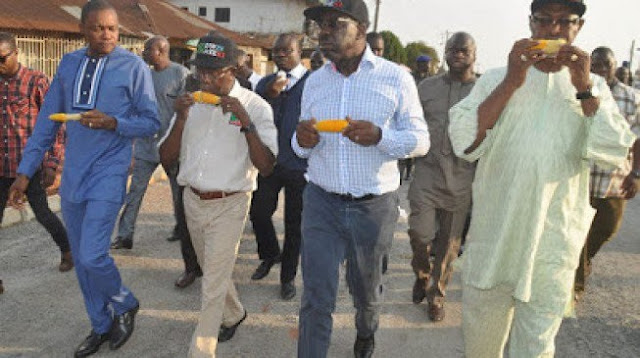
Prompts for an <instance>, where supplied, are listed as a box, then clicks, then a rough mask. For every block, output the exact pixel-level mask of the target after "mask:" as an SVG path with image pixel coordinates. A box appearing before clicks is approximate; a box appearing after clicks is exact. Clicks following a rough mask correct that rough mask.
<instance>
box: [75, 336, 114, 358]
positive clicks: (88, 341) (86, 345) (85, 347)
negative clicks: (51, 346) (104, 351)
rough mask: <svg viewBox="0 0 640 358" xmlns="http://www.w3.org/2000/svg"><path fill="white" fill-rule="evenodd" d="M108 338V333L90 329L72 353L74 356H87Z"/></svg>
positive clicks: (76, 357)
mask: <svg viewBox="0 0 640 358" xmlns="http://www.w3.org/2000/svg"><path fill="white" fill-rule="evenodd" d="M108 340H109V333H104V334H98V333H96V332H94V331H93V330H91V333H90V334H89V336H88V337H87V338H85V340H84V341H83V342H82V343H81V344H80V345H79V346H78V348H76V352H75V354H74V355H73V356H74V357H75V358H82V357H88V356H90V355H92V354H94V353H96V352H97V351H98V350H100V346H101V345H102V343H104V342H106V341H108Z"/></svg>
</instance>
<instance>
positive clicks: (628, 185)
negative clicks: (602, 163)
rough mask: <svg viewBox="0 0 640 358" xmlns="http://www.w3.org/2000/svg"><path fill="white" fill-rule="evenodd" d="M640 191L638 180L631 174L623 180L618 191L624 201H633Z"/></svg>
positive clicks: (639, 180) (639, 181)
mask: <svg viewBox="0 0 640 358" xmlns="http://www.w3.org/2000/svg"><path fill="white" fill-rule="evenodd" d="M639 189H640V179H636V178H635V177H634V176H633V174H629V175H627V176H626V178H624V181H623V182H622V185H621V186H620V190H621V192H622V195H624V198H625V199H633V198H634V197H635V196H636V194H637V193H638V190H639Z"/></svg>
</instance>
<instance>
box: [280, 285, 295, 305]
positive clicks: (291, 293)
mask: <svg viewBox="0 0 640 358" xmlns="http://www.w3.org/2000/svg"><path fill="white" fill-rule="evenodd" d="M295 296H296V285H295V284H294V283H293V280H291V281H289V282H285V283H283V284H282V285H280V297H282V299H283V300H285V301H289V300H291V299H292V298H294V297H295Z"/></svg>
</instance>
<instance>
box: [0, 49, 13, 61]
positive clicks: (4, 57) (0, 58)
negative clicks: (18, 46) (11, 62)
mask: <svg viewBox="0 0 640 358" xmlns="http://www.w3.org/2000/svg"><path fill="white" fill-rule="evenodd" d="M14 53H16V51H15V50H14V51H11V52H9V53H8V54H6V55H4V56H0V63H5V62H7V60H8V59H9V57H11V56H13V54H14Z"/></svg>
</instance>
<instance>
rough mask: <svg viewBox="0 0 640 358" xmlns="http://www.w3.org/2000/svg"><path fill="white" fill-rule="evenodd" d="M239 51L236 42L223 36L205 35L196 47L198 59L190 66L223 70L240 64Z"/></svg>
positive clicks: (191, 62)
mask: <svg viewBox="0 0 640 358" xmlns="http://www.w3.org/2000/svg"><path fill="white" fill-rule="evenodd" d="M237 58H238V49H237V47H236V44H235V42H233V41H232V40H231V39H229V38H227V37H224V36H221V35H217V34H214V35H205V36H203V37H201V38H200V40H199V41H198V45H197V46H196V57H195V58H194V59H193V60H191V61H189V64H190V65H195V66H198V67H206V68H213V69H216V68H223V67H227V66H235V65H237V64H238V60H237Z"/></svg>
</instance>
